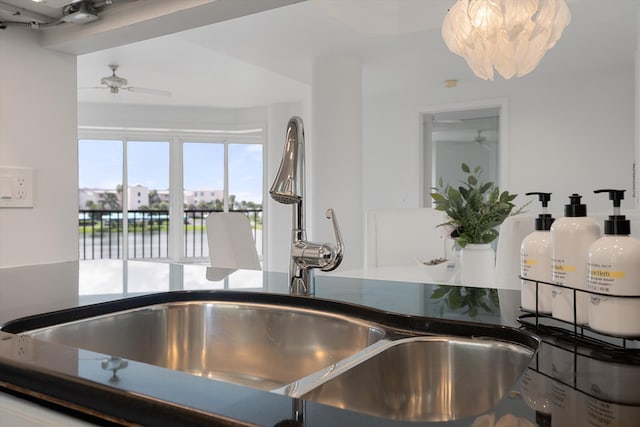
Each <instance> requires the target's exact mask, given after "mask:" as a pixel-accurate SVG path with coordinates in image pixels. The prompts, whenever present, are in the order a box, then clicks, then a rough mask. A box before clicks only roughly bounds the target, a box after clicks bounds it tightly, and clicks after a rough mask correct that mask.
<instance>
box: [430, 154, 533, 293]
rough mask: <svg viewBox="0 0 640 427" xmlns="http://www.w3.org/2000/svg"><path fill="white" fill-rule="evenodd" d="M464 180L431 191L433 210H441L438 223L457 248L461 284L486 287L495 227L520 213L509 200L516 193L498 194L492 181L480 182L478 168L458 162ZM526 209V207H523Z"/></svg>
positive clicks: (492, 261) (498, 191)
mask: <svg viewBox="0 0 640 427" xmlns="http://www.w3.org/2000/svg"><path fill="white" fill-rule="evenodd" d="M462 171H463V172H464V173H465V174H466V178H465V179H464V180H463V181H462V182H461V185H460V186H458V187H454V186H451V185H447V186H443V183H442V178H441V179H440V181H439V183H438V187H434V188H433V192H432V193H431V198H432V199H433V203H434V207H435V209H437V210H439V211H443V212H444V213H445V214H446V215H447V219H448V221H447V222H445V223H443V224H440V225H441V226H446V227H449V228H451V230H452V232H451V237H453V238H454V239H455V241H456V244H457V245H458V246H459V247H460V248H461V251H460V263H461V280H462V283H463V284H473V285H488V284H490V283H487V282H491V281H492V279H493V269H494V265H495V255H494V252H493V248H492V247H491V242H493V241H494V240H495V239H496V238H497V237H498V230H497V229H496V227H498V226H499V225H500V224H502V222H503V221H504V220H505V218H507V217H508V216H509V215H515V214H518V213H521V212H522V210H523V209H524V206H523V207H520V208H517V209H516V206H515V204H514V203H513V201H514V200H515V198H516V197H517V194H510V193H509V192H507V191H503V192H501V191H500V189H499V188H498V186H497V185H496V184H495V183H493V182H483V181H482V180H481V178H480V175H481V174H482V168H481V167H480V166H477V167H476V168H474V169H473V170H472V169H471V168H470V167H469V166H468V165H467V164H466V163H462ZM525 206H526V205H525Z"/></svg>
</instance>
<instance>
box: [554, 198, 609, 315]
mask: <svg viewBox="0 0 640 427" xmlns="http://www.w3.org/2000/svg"><path fill="white" fill-rule="evenodd" d="M581 198H582V196H580V195H579V194H575V193H574V194H572V195H571V196H569V200H570V203H569V204H568V205H564V215H565V216H564V217H562V218H558V219H556V220H555V221H554V223H553V225H552V226H551V247H552V249H551V250H552V263H553V267H552V279H553V282H554V283H557V284H559V285H563V286H567V287H569V288H574V289H578V290H586V289H587V261H588V258H589V247H590V246H591V244H592V243H593V242H595V241H596V240H598V239H599V238H600V227H599V226H598V224H597V223H596V222H595V221H594V220H593V219H591V218H589V217H587V206H586V205H583V204H581V203H580V199H581ZM575 294H576V298H575V306H574V297H573V295H574V291H573V290H572V289H566V288H559V287H557V286H556V287H554V288H553V291H552V297H551V312H552V315H553V317H555V318H558V319H560V320H564V321H566V322H570V323H573V322H575V323H578V324H586V323H587V306H588V304H589V295H588V294H587V293H585V292H580V291H576V292H575Z"/></svg>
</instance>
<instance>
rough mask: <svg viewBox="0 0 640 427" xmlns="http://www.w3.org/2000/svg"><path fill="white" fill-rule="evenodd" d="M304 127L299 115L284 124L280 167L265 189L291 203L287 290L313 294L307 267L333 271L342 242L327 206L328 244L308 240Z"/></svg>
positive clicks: (300, 293) (274, 197) (337, 262)
mask: <svg viewBox="0 0 640 427" xmlns="http://www.w3.org/2000/svg"><path fill="white" fill-rule="evenodd" d="M304 173H305V170H304V126H303V124H302V119H301V118H300V117H297V116H294V117H292V118H290V119H289V122H288V123H287V134H286V140H285V145H284V152H283V154H282V161H281V163H280V168H279V169H278V173H277V174H276V177H275V179H274V181H273V185H272V186H271V189H270V190H269V194H271V197H272V198H273V200H275V201H276V202H279V203H283V204H287V205H289V204H292V205H293V230H292V232H291V259H290V263H289V293H290V294H292V295H313V293H314V290H313V289H312V287H313V286H312V283H311V282H310V280H309V270H311V269H312V268H319V269H320V270H322V271H332V270H335V269H336V268H337V267H338V266H339V265H340V263H341V262H342V256H343V249H344V244H343V241H342V236H341V234H340V227H339V226H338V220H337V218H336V215H335V213H334V212H333V209H327V212H326V214H325V215H326V217H327V219H330V220H331V221H332V224H333V231H334V233H335V236H336V243H335V245H333V244H331V243H314V242H308V241H307V236H306V230H305V216H304Z"/></svg>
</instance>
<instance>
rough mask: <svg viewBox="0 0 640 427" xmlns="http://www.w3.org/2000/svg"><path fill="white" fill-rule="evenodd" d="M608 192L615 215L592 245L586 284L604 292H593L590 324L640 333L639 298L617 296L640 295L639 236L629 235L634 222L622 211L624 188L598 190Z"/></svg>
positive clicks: (609, 330) (611, 330) (605, 329)
mask: <svg viewBox="0 0 640 427" xmlns="http://www.w3.org/2000/svg"><path fill="white" fill-rule="evenodd" d="M594 193H609V200H612V201H613V215H609V219H607V220H606V221H605V222H604V234H605V236H604V237H602V238H601V239H598V240H596V241H595V242H593V244H592V245H591V247H590V248H589V261H588V272H587V287H588V289H589V290H590V291H593V292H598V293H601V294H609V295H612V297H608V296H603V295H591V298H590V301H589V302H590V303H589V306H588V320H589V326H591V327H592V328H593V329H595V330H597V331H600V332H604V333H608V334H613V335H621V336H630V335H640V298H615V297H614V296H615V295H625V296H638V297H640V240H638V239H635V238H633V237H631V236H630V234H631V222H630V221H629V220H628V219H627V218H626V217H625V216H624V215H620V201H621V200H622V199H624V190H596V191H594Z"/></svg>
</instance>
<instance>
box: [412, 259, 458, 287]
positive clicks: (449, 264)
mask: <svg viewBox="0 0 640 427" xmlns="http://www.w3.org/2000/svg"><path fill="white" fill-rule="evenodd" d="M416 262H417V263H418V265H420V266H421V267H422V269H423V270H424V271H425V272H426V273H427V275H428V277H429V278H430V279H432V280H434V281H436V282H448V281H449V280H451V278H452V277H453V275H454V274H455V273H456V261H455V260H452V259H446V258H436V259H432V260H421V259H418V258H416Z"/></svg>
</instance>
